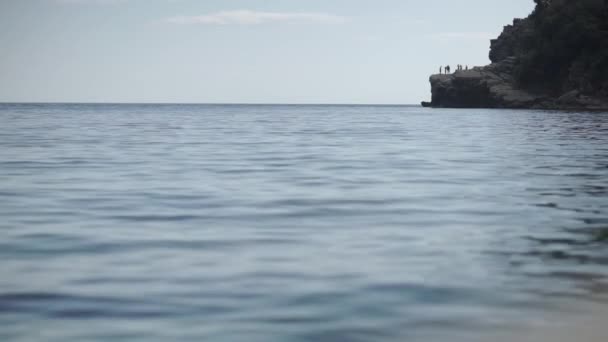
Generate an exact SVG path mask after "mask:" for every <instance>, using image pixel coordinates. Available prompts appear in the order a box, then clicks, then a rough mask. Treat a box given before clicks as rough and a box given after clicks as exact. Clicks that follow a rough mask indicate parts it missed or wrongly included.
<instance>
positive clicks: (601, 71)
mask: <svg viewBox="0 0 608 342" xmlns="http://www.w3.org/2000/svg"><path fill="white" fill-rule="evenodd" d="M535 3H536V7H535V9H534V11H533V12H532V13H531V14H530V15H529V16H528V17H527V18H525V19H515V20H514V21H513V24H512V25H507V26H505V27H504V30H503V32H502V33H501V34H500V36H499V37H498V38H497V39H493V40H492V41H491V45H490V61H491V62H492V63H491V64H490V65H487V66H484V67H475V68H471V69H468V70H464V69H461V68H458V69H457V70H456V72H454V73H447V74H436V75H432V76H431V77H430V82H431V92H432V100H431V102H422V105H423V106H425V107H443V108H538V109H588V110H608V2H607V1H605V0H577V1H571V0H535Z"/></svg>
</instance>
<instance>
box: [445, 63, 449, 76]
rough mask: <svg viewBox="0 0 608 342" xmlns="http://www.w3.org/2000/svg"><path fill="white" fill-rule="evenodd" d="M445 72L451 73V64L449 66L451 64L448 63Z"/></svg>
mask: <svg viewBox="0 0 608 342" xmlns="http://www.w3.org/2000/svg"><path fill="white" fill-rule="evenodd" d="M445 73H446V74H449V73H450V66H449V65H447V66H446V67H445Z"/></svg>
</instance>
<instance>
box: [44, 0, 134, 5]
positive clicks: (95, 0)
mask: <svg viewBox="0 0 608 342" xmlns="http://www.w3.org/2000/svg"><path fill="white" fill-rule="evenodd" d="M55 1H56V2H59V3H62V4H102V5H105V4H115V3H119V2H123V1H125V0H55Z"/></svg>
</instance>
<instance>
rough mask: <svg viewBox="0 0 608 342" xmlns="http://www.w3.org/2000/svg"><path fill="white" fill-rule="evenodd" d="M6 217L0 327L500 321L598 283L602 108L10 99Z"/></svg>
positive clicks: (605, 216)
mask: <svg viewBox="0 0 608 342" xmlns="http://www.w3.org/2000/svg"><path fill="white" fill-rule="evenodd" d="M0 217H1V218H2V219H1V220H0V327H1V328H0V340H2V341H62V342H64V341H121V340H125V341H248V342H249V341H264V342H267V341H472V340H476V339H479V340H491V339H488V336H493V335H495V334H498V333H501V332H515V331H521V330H523V329H526V327H530V326H534V325H542V324H546V322H548V321H551V320H554V319H557V320H562V319H563V320H567V319H569V317H572V316H574V315H577V314H579V313H580V312H581V310H582V311H584V307H585V305H586V303H590V302H596V303H597V302H602V301H606V299H608V298H607V297H606V293H607V292H608V286H607V285H606V284H608V280H607V279H608V278H606V276H608V272H607V271H608V268H607V266H608V248H607V246H608V235H606V234H604V232H605V231H606V230H607V229H608V113H566V112H546V111H509V110H442V109H436V110H430V109H423V108H420V107H407V106H269V105H268V106H267V105H257V106H249V105H230V106H224V105H76V104H72V105H60V104H54V105H42V104H40V105H17V104H3V105H0ZM574 307H577V309H576V310H575V309H573V308H574ZM581 308H582V309H581Z"/></svg>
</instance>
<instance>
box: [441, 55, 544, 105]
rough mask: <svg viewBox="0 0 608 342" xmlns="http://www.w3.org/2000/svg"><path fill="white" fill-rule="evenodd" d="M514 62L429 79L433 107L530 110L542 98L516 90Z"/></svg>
mask: <svg viewBox="0 0 608 342" xmlns="http://www.w3.org/2000/svg"><path fill="white" fill-rule="evenodd" d="M514 64H515V60H514V58H506V59H504V60H503V61H500V62H498V63H493V64H490V65H488V66H486V67H483V68H473V69H471V70H466V71H464V70H463V71H456V72H455V73H453V74H449V75H433V76H431V79H430V81H431V91H432V94H433V97H432V100H431V106H432V107H448V108H529V107H534V106H536V105H538V104H539V103H541V102H542V101H543V100H544V97H543V96H542V95H535V94H532V93H530V92H527V91H524V90H521V89H518V88H516V87H515V85H514V80H513V76H512V72H513V68H514Z"/></svg>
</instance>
